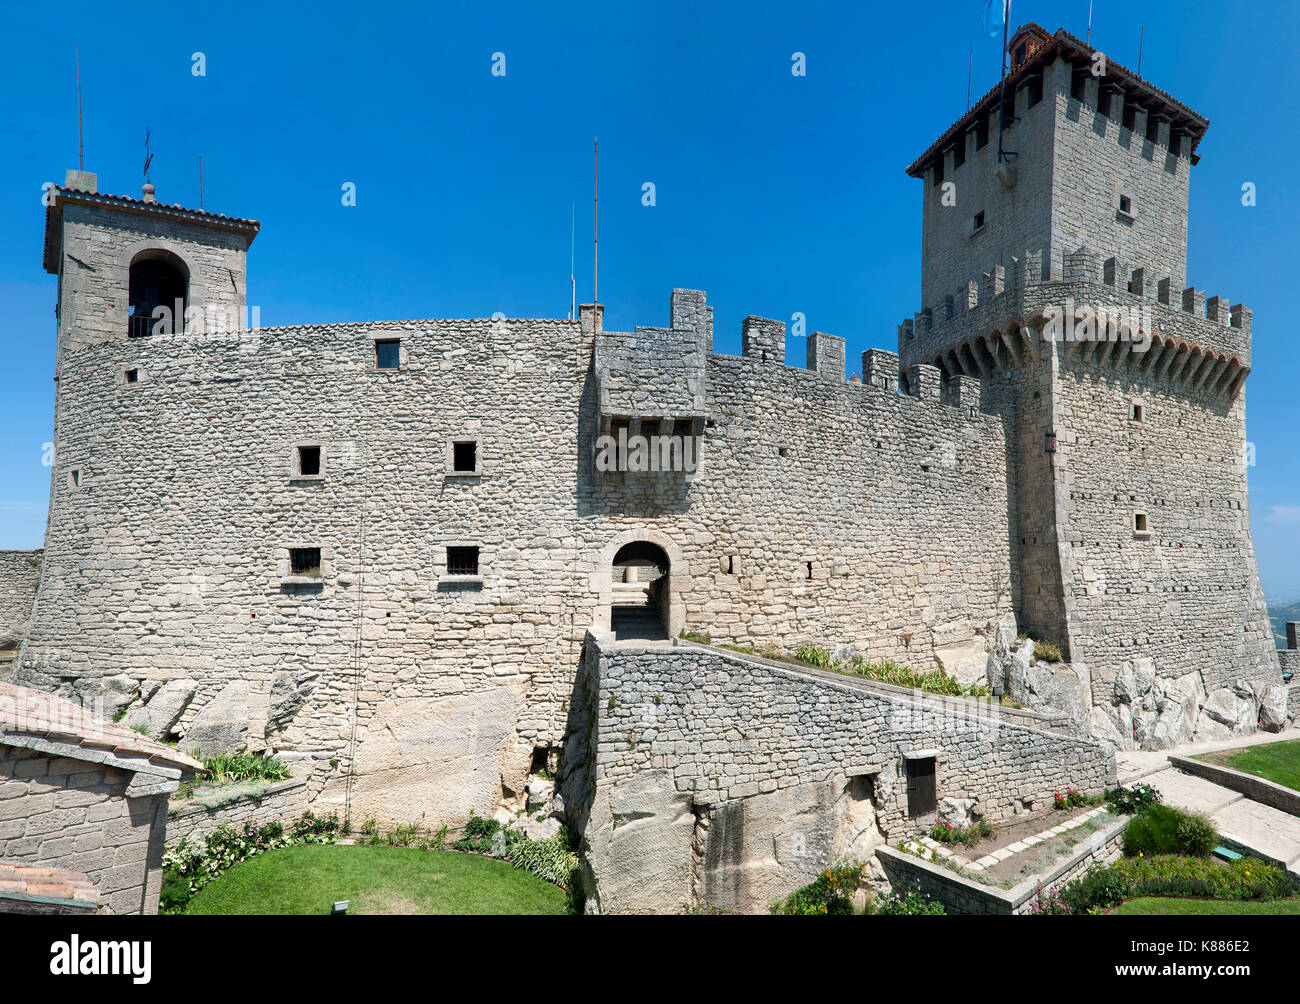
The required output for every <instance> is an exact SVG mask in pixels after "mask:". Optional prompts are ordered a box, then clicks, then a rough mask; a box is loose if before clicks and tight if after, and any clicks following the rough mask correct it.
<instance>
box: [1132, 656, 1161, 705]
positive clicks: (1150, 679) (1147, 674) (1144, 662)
mask: <svg viewBox="0 0 1300 1004" xmlns="http://www.w3.org/2000/svg"><path fill="white" fill-rule="evenodd" d="M1155 682H1156V664H1155V662H1154V661H1152V660H1151V659H1145V658H1143V659H1134V660H1133V684H1134V686H1135V687H1136V689H1137V695H1138V696H1139V697H1146V696H1147V695H1148V694H1149V693H1150V692H1151V688H1152V687H1154V686H1155Z"/></svg>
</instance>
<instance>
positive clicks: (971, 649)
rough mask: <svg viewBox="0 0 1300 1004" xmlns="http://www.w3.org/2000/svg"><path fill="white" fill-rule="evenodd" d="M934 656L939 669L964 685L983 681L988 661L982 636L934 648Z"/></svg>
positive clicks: (986, 648)
mask: <svg viewBox="0 0 1300 1004" xmlns="http://www.w3.org/2000/svg"><path fill="white" fill-rule="evenodd" d="M934 657H935V659H936V660H937V661H938V663H939V668H940V669H942V670H943V671H944V672H945V673H946V674H948V675H949V676H951V677H952V678H953V679H955V680H956V681H957V682H958V683H960V684H962V685H964V686H970V685H971V684H973V683H981V682H983V680H984V677H985V675H986V672H987V667H988V661H989V653H988V646H987V645H986V644H985V642H984V639H983V638H974V639H972V640H970V641H968V642H964V643H962V644H960V645H949V646H947V647H946V648H936V649H935V650H934Z"/></svg>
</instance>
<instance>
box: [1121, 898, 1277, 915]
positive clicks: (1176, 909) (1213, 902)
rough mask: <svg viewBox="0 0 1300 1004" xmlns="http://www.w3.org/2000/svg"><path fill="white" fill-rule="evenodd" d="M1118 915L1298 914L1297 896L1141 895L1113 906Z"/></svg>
mask: <svg viewBox="0 0 1300 1004" xmlns="http://www.w3.org/2000/svg"><path fill="white" fill-rule="evenodd" d="M1115 913H1117V914H1119V915H1120V916H1130V917H1131V916H1157V917H1174V916H1191V915H1204V914H1238V915H1244V914H1268V915H1271V916H1276V915H1278V914H1300V897H1297V898H1293V899H1274V900H1258V899H1244V900H1242V899H1170V898H1166V897H1163V896H1144V897H1142V898H1140V899H1130V900H1127V901H1126V902H1124V903H1121V904H1120V905H1119V906H1118V907H1116V908H1115Z"/></svg>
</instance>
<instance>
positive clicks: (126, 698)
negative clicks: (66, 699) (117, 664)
mask: <svg viewBox="0 0 1300 1004" xmlns="http://www.w3.org/2000/svg"><path fill="white" fill-rule="evenodd" d="M73 687H74V688H75V690H76V694H77V697H78V698H80V700H81V703H82V705H83V706H84V707H86V708H87V709H89V710H91V711H93V712H94V713H95V714H97V715H101V716H103V717H104V718H107V719H109V720H114V719H116V718H117V716H118V714H119V713H120V712H121V711H122V709H123V708H125V707H127V706H129V705H130V704H131V703H132V702H133V701H134V700H135V699H136V698H137V697H139V696H140V684H139V682H138V681H137V680H136V679H135V678H134V677H131V676H127V675H126V674H125V673H118V674H117V675H116V676H101V677H90V676H88V677H83V678H82V679H80V680H78V681H77V682H76V683H75V684H73Z"/></svg>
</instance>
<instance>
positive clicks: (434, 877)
mask: <svg viewBox="0 0 1300 1004" xmlns="http://www.w3.org/2000/svg"><path fill="white" fill-rule="evenodd" d="M342 899H346V900H349V901H350V903H351V906H350V908H349V909H348V912H349V913H360V914H383V913H417V914H560V913H564V908H565V894H564V891H563V890H562V889H558V888H556V887H555V886H553V885H550V884H548V883H546V882H543V881H542V880H541V879H539V878H537V877H536V876H533V875H530V874H528V873H527V872H524V871H521V870H520V869H518V868H515V867H513V866H512V865H510V864H508V863H507V862H505V861H496V860H493V859H492V858H486V857H482V856H480V855H477V854H457V853H454V852H451V851H421V850H415V849H413V848H405V847H347V846H340V845H337V844H317V845H310V846H306V847H286V848H282V849H280V850H276V851H268V852H267V853H265V854H260V855H258V856H257V857H254V858H249V859H248V860H247V861H242V862H240V863H239V864H237V865H234V866H233V867H232V868H230V870H229V871H227V872H226V873H225V874H223V875H221V876H220V877H219V878H217V879H214V880H213V881H212V882H210V883H209V884H208V885H206V886H205V887H204V888H202V889H200V890H199V891H198V892H197V893H196V894H195V895H194V898H193V899H191V900H190V902H189V904H188V905H187V906H186V908H185V913H186V914H191V915H203V914H209V915H211V914H216V915H263V914H279V915H284V914H294V915H310V914H327V913H329V910H330V905H331V904H332V903H334V902H335V901H336V900H342Z"/></svg>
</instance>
